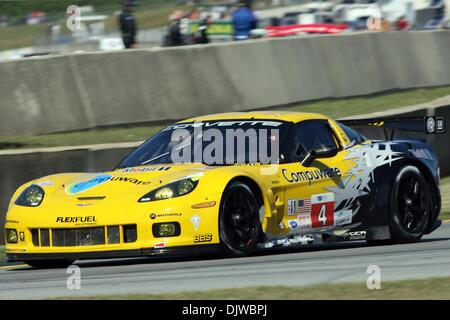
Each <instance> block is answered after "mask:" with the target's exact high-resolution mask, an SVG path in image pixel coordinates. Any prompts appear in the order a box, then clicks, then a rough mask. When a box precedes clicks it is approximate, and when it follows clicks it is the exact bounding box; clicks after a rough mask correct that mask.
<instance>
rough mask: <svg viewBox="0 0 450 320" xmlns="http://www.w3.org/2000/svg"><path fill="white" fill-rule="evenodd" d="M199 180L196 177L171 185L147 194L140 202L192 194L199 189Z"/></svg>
mask: <svg viewBox="0 0 450 320" xmlns="http://www.w3.org/2000/svg"><path fill="white" fill-rule="evenodd" d="M198 180H199V177H198V176H194V177H191V178H187V179H183V180H179V181H175V182H172V183H169V184H167V185H165V186H163V187H160V188H158V189H155V190H153V191H151V192H149V193H147V194H146V195H145V196H143V197H142V198H140V199H139V202H149V201H156V200H164V199H171V198H176V197H180V196H184V195H185V194H188V193H190V192H192V191H193V190H194V189H195V187H197V184H198Z"/></svg>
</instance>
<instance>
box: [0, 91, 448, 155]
mask: <svg viewBox="0 0 450 320" xmlns="http://www.w3.org/2000/svg"><path fill="white" fill-rule="evenodd" d="M449 94H450V87H439V88H428V89H417V90H406V91H401V92H390V93H384V94H377V95H370V96H365V97H358V98H349V99H337V100H331V99H327V100H321V101H316V102H310V103H302V104H300V105H297V106H291V107H285V108H277V109H283V110H291V111H304V112H318V113H323V114H326V115H329V116H331V117H333V118H339V117H344V116H351V115H357V114H364V113H369V112H376V111H383V110H390V109H394V108H399V107H403V106H408V105H414V104H419V103H423V102H427V101H430V100H433V99H436V98H439V97H442V96H446V95H449ZM160 128H161V125H147V126H142V125H140V126H135V127H133V126H131V127H117V128H109V129H95V130H88V131H79V132H71V133H57V134H46V135H35V136H0V149H17V148H38V147H54V146H70V145H83V144H98V143H112V142H131V141H142V140H146V139H147V138H148V137H149V136H151V135H152V134H153V133H154V132H156V131H157V130H159V129H160Z"/></svg>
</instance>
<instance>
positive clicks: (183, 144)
mask: <svg viewBox="0 0 450 320" xmlns="http://www.w3.org/2000/svg"><path fill="white" fill-rule="evenodd" d="M370 125H372V126H374V127H380V128H382V129H384V130H385V131H387V130H407V131H421V132H423V131H425V132H428V133H439V132H443V131H444V130H445V124H444V119H442V118H439V117H427V118H426V119H424V118H421V119H391V120H389V119H380V120H379V121H372V120H370V121H369V120H353V121H350V120H348V121H335V120H332V119H330V118H329V117H326V116H323V115H319V114H313V113H295V112H249V113H224V114H217V115H210V116H202V117H198V118H192V119H188V120H184V121H180V122H178V123H175V124H173V125H170V126H168V127H166V128H164V129H162V130H161V131H159V132H158V133H156V134H155V135H154V136H152V137H151V138H150V139H148V140H147V141H146V142H144V143H143V144H142V145H141V146H139V147H138V148H136V149H135V150H134V151H133V152H132V153H131V154H129V155H128V156H126V157H125V158H124V159H123V160H122V161H120V163H119V164H118V165H117V167H116V168H115V169H114V170H112V171H110V172H101V173H64V174H55V175H51V176H47V177H43V178H41V179H36V180H33V181H31V182H29V183H26V184H24V185H22V186H21V187H19V188H18V189H17V191H16V192H15V194H14V195H13V197H12V199H11V202H10V204H9V208H8V212H7V217H6V226H5V235H6V253H7V259H8V260H9V261H23V262H25V263H27V264H29V265H31V266H35V267H52V266H66V265H69V264H71V263H72V262H73V261H74V260H78V259H98V258H117V257H136V256H152V255H157V254H167V255H171V254H193V253H200V252H204V251H216V250H220V251H221V252H224V253H226V254H228V255H231V256H244V255H248V254H250V253H251V252H252V251H254V250H258V249H259V248H265V249H268V248H276V247H284V246H294V245H300V244H305V243H309V242H310V241H311V240H313V239H314V237H322V239H323V240H324V241H327V240H330V239H336V237H338V238H339V237H341V238H342V239H348V238H351V237H355V238H364V239H366V240H367V241H368V242H370V243H377V242H380V241H383V242H386V241H388V242H392V243H405V242H415V241H418V240H419V239H420V238H421V237H422V236H423V235H424V234H427V233H430V232H432V231H433V230H434V229H436V228H437V227H438V226H439V222H440V221H439V220H438V215H439V212H440V207H441V200H440V191H439V165H438V161H437V158H436V154H435V153H434V151H433V150H432V148H431V147H430V145H428V144H427V143H425V142H423V141H421V140H420V139H398V140H393V139H389V137H387V138H386V139H385V140H383V141H380V140H376V141H374V140H369V139H367V138H366V137H365V136H363V135H362V134H361V133H359V132H358V131H356V130H355V129H353V128H352V127H355V126H370ZM391 138H392V137H391ZM305 239H306V240H305Z"/></svg>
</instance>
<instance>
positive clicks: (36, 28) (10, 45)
mask: <svg viewBox="0 0 450 320" xmlns="http://www.w3.org/2000/svg"><path fill="white" fill-rule="evenodd" d="M49 26H50V24H48V23H43V24H38V25H21V26H13V27H5V28H0V39H2V40H1V41H0V50H9V49H17V48H23V47H32V46H33V45H34V41H35V40H36V39H37V38H41V37H43V36H45V32H46V29H47V28H48V27H49Z"/></svg>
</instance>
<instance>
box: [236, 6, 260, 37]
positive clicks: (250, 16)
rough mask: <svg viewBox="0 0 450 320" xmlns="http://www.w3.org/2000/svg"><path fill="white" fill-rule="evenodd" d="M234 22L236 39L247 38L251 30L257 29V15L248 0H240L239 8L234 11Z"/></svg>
mask: <svg viewBox="0 0 450 320" xmlns="http://www.w3.org/2000/svg"><path fill="white" fill-rule="evenodd" d="M232 23H233V28H234V40H247V39H249V38H250V31H251V30H253V29H256V25H257V21H256V17H255V15H254V13H253V11H252V10H251V3H250V2H249V1H248V0H247V1H245V0H240V1H239V2H238V9H237V10H236V11H234V12H233V15H232Z"/></svg>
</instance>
